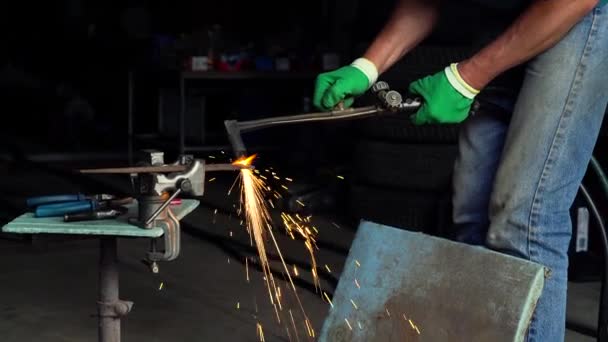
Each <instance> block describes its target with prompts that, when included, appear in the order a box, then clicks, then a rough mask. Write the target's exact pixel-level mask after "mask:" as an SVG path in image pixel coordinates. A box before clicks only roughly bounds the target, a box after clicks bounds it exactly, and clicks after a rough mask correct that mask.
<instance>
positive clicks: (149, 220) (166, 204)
mask: <svg viewBox="0 0 608 342" xmlns="http://www.w3.org/2000/svg"><path fill="white" fill-rule="evenodd" d="M181 192H182V189H181V188H177V190H175V192H174V193H173V194H172V195H171V197H169V199H167V200H166V201H165V202H164V203H163V204H161V206H160V207H158V209H156V210H155V211H154V212H153V213H152V215H150V217H149V218H148V219H147V220H146V222H145V225H146V226H148V225H150V223H152V221H154V219H155V218H156V217H157V216H158V215H159V214H160V213H161V212H162V211H163V210H165V208H167V206H168V205H169V204H171V201H173V200H174V199H175V197H177V195H179V194H180V193H181Z"/></svg>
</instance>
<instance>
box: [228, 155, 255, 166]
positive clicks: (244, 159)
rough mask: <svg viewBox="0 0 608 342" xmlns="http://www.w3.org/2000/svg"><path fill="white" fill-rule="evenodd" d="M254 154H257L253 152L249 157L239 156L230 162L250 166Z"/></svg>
mask: <svg viewBox="0 0 608 342" xmlns="http://www.w3.org/2000/svg"><path fill="white" fill-rule="evenodd" d="M256 156H257V154H253V155H251V156H249V157H241V158H239V159H237V160H235V161H234V162H232V165H237V166H238V165H241V166H251V164H252V163H253V160H254V159H255V157H256Z"/></svg>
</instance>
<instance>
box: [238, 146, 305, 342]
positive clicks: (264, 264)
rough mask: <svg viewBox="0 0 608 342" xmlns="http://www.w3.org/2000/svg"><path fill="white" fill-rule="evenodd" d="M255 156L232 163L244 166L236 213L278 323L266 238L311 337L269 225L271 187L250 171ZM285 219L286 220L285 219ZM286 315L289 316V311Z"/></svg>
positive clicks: (277, 302)
mask: <svg viewBox="0 0 608 342" xmlns="http://www.w3.org/2000/svg"><path fill="white" fill-rule="evenodd" d="M255 157H256V155H252V156H250V157H247V158H241V159H238V160H236V161H235V162H233V165H238V166H243V167H244V168H242V169H241V171H240V175H239V178H240V181H241V194H240V195H241V196H240V201H241V208H240V210H239V212H243V213H244V214H245V224H246V227H247V231H248V232H249V234H250V235H251V237H252V238H251V240H252V243H253V242H255V246H256V249H257V252H258V257H259V264H260V266H261V268H262V271H263V273H264V280H265V282H266V288H267V290H268V296H269V299H270V303H271V304H272V305H273V306H274V309H275V313H276V315H277V320H278V321H279V322H280V315H279V311H282V310H283V304H282V302H281V290H280V288H279V287H278V286H277V283H276V282H275V279H274V275H273V273H272V271H271V268H270V264H269V261H268V256H267V250H266V243H265V242H266V240H267V238H268V237H270V240H272V242H273V244H274V247H275V248H276V251H277V254H278V255H279V258H280V259H281V263H282V265H283V268H284V271H285V272H284V274H285V275H286V276H287V277H288V280H289V284H290V285H291V288H292V290H293V292H294V294H295V298H296V300H297V302H298V304H299V307H300V310H301V311H302V314H303V316H304V324H305V326H306V330H307V332H308V335H309V336H311V337H314V335H315V333H314V330H313V329H312V325H311V324H310V322H309V319H308V317H307V315H306V313H305V311H304V307H303V305H302V303H301V301H300V298H299V296H298V294H297V290H296V287H295V285H294V283H293V280H292V278H291V274H290V272H289V268H288V266H287V264H286V263H285V260H284V258H283V255H282V253H281V250H280V249H279V246H278V243H277V241H276V239H275V237H274V234H273V232H272V226H271V224H270V223H271V221H272V220H271V217H270V213H269V211H268V207H267V206H266V205H267V201H266V199H265V194H266V192H267V191H270V187H269V186H267V185H266V183H265V182H264V179H267V178H266V177H263V176H262V175H260V174H259V172H254V171H252V170H251V168H249V166H251V164H252V162H253V160H254V159H255ZM286 217H289V216H286ZM284 220H285V218H284ZM290 221H291V222H292V223H294V224H295V226H296V227H298V223H297V221H296V220H294V219H293V218H291V220H290ZM288 230H289V228H288ZM300 230H301V231H300ZM295 231H297V232H298V233H299V234H300V235H302V236H304V237H306V236H309V235H310V234H311V233H310V230H306V229H305V228H302V227H301V226H300V228H299V229H295ZM292 236H293V234H292ZM307 242H308V243H309V244H310V248H309V247H308V245H307V248H308V249H309V251H312V249H313V246H312V243H310V242H309V241H308V240H307ZM305 243H306V242H305ZM311 253H312V252H311ZM311 255H312V254H311ZM314 268H316V264H315V267H314ZM289 313H290V315H291V311H290V312H289ZM292 320H293V317H292ZM294 323H295V322H294ZM294 325H295V324H294ZM260 328H261V326H260ZM294 328H295V327H294ZM260 332H261V329H260ZM262 336H263V335H262ZM296 336H297V332H296ZM262 338H263V337H262Z"/></svg>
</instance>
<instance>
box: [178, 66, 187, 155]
mask: <svg viewBox="0 0 608 342" xmlns="http://www.w3.org/2000/svg"><path fill="white" fill-rule="evenodd" d="M185 87H186V82H185V80H184V76H183V75H180V78H179V97H180V110H179V154H184V151H185V146H186V138H185V131H186V127H185V117H186V89H184V88H185Z"/></svg>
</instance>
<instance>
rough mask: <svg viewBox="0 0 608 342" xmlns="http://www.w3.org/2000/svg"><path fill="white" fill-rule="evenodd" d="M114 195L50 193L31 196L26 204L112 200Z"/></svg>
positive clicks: (29, 205) (30, 205)
mask: <svg viewBox="0 0 608 342" xmlns="http://www.w3.org/2000/svg"><path fill="white" fill-rule="evenodd" d="M113 198H114V196H112V195H107V194H99V195H92V196H87V195H85V194H80V193H78V194H58V195H49V196H38V197H31V198H28V199H27V200H26V204H27V206H28V207H30V208H33V207H37V206H39V205H46V204H51V203H65V202H76V201H83V200H98V201H102V200H111V199H113Z"/></svg>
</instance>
